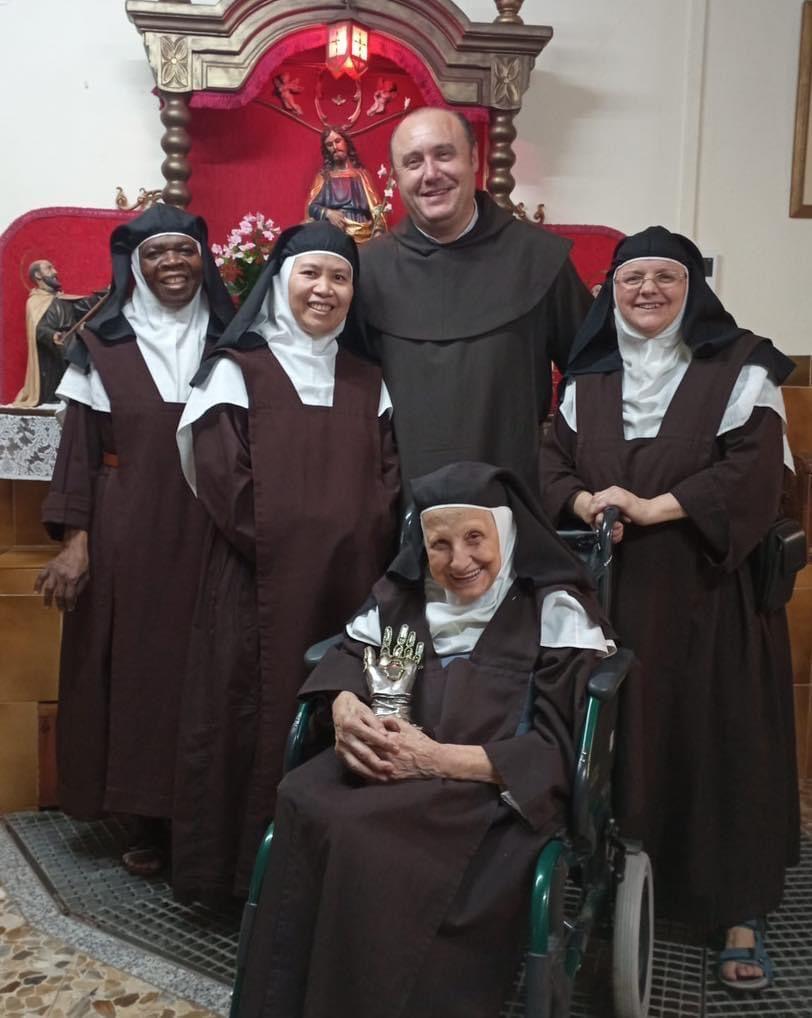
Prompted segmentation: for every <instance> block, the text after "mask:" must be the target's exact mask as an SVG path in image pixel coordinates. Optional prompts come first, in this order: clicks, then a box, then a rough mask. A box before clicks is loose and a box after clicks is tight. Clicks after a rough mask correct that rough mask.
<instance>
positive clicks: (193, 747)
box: [173, 222, 399, 900]
mask: <svg viewBox="0 0 812 1018" xmlns="http://www.w3.org/2000/svg"><path fill="white" fill-rule="evenodd" d="M357 281H358V255H357V251H356V247H355V242H354V241H353V240H352V239H351V238H350V237H348V236H346V235H345V234H344V233H343V232H342V231H341V230H339V229H337V228H336V227H335V226H332V225H331V224H330V223H328V222H318V223H309V224H307V225H305V226H295V227H291V228H290V229H289V230H287V231H285V232H284V233H283V234H282V235H281V236H280V237H279V239H278V240H277V243H276V246H275V248H274V252H273V255H272V257H271V260H270V261H269V263H268V264H267V265H266V266H265V268H264V269H263V273H262V275H261V276H260V278H259V280H258V282H257V284H256V286H255V287H254V289H253V290H252V291H251V294H250V296H249V298H248V300H247V301H246V303H245V304H244V305H243V307H242V308H241V309H240V312H239V314H238V315H237V317H236V318H235V319H234V322H233V323H232V325H231V327H230V328H229V329H228V330H227V332H226V333H225V334H224V335H223V337H222V339H221V341H220V343H219V344H218V346H217V348H216V349H215V351H214V353H213V355H212V357H211V358H210V359H208V360H207V361H205V362H204V365H203V366H202V368H201V372H200V374H199V376H198V378H197V380H196V387H195V391H194V394H193V396H192V397H191V399H190V401H189V404H188V405H187V409H186V412H185V414H184V417H183V420H182V422H181V428H180V431H179V436H178V437H179V444H180V447H181V453H182V457H183V461H184V464H185V467H184V468H185V470H186V472H187V476H188V478H189V480H190V482H192V483H194V484H195V485H196V488H197V493H198V496H199V498H200V500H201V501H202V502H203V504H204V505H205V507H206V509H207V510H208V511H209V513H210V515H211V519H212V524H211V526H210V528H209V531H208V534H207V537H206V548H205V552H204V556H205V567H204V573H203V579H202V583H201V590H200V597H199V601H198V607H197V612H196V615H195V625H194V631H193V634H192V648H191V651H190V663H189V674H188V681H187V695H186V697H185V705H184V712H183V715H184V716H183V733H182V738H181V748H180V755H179V760H178V782H177V794H176V800H177V801H176V809H175V817H176V823H175V825H174V828H173V887H174V889H175V893H176V894H177V895H179V896H180V897H183V898H190V897H197V898H201V899H203V900H216V899H220V898H223V897H230V896H231V895H232V894H238V895H240V894H245V892H246V890H247V887H248V879H249V876H250V872H251V867H252V865H253V861H254V856H255V854H256V851H257V848H258V847H259V844H260V841H261V839H262V834H263V832H264V830H265V827H266V826H267V824H268V822H269V820H270V819H271V817H272V816H273V813H274V802H275V796H276V786H277V784H278V782H279V780H280V778H281V777H282V760H283V756H284V748H285V740H286V737H287V733H288V729H289V727H290V723H291V721H292V720H293V716H294V714H295V713H296V693H297V691H298V689H299V687H300V686H301V684H302V681H303V680H304V675H305V673H304V666H303V656H304V652H305V650H306V649H307V647H308V646H309V645H310V644H312V643H315V642H316V641H317V640H321V639H323V638H325V637H327V636H330V635H331V634H332V633H335V632H337V631H338V630H340V629H341V627H342V625H344V623H345V622H346V620H347V619H348V618H349V617H350V615H351V614H352V613H353V612H354V611H355V610H356V609H357V608H358V606H359V605H360V604H361V602H362V601H363V600H364V598H365V597H366V596H367V593H368V592H369V588H370V586H371V585H372V583H373V581H374V579H375V578H376V577H377V576H378V575H380V572H381V570H382V569H383V567H384V565H385V563H386V561H387V560H388V558H389V556H390V555H391V551H392V542H393V540H394V534H395V527H396V516H395V506H396V502H397V497H398V492H399V475H398V466H397V457H396V455H395V452H394V446H393V443H392V437H391V428H390V425H389V407H390V403H389V398H388V394H387V392H386V388H385V387H384V386H383V383H382V380H381V371H380V368H379V367H378V366H377V365H375V364H372V363H370V362H368V361H364V360H361V359H360V358H359V357H357V356H355V355H354V354H353V353H352V348H353V346H356V345H357V346H360V345H361V335H360V333H361V326H360V324H359V320H358V315H357V307H356V304H355V300H354V298H353V293H354V288H355V286H356V285H357Z"/></svg>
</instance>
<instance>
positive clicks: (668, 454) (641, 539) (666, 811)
mask: <svg viewBox="0 0 812 1018" xmlns="http://www.w3.org/2000/svg"><path fill="white" fill-rule="evenodd" d="M760 342H762V340H761V339H760V338H759V337H757V336H752V335H750V334H748V335H746V336H743V337H742V338H741V339H739V340H737V341H736V342H735V343H734V344H732V345H730V346H727V347H725V348H724V349H723V350H722V351H721V352H719V353H717V354H716V355H715V356H713V357H694V359H693V360H692V361H691V364H690V366H689V368H688V370H687V372H686V374H685V376H684V378H683V380H682V382H681V384H680V386H679V388H678V389H677V392H676V394H675V396H674V397H673V399H672V400H671V404H670V406H669V407H668V410H667V412H666V414H665V417H664V419H663V421H662V425H661V427H660V431H659V434H658V436H657V437H656V438H652V439H634V440H630V441H627V440H626V439H625V438H624V435H623V422H622V410H621V385H622V376H621V373H620V372H618V371H615V372H613V373H609V374H584V375H578V376H577V380H576V383H575V384H576V385H577V390H576V392H577V413H578V433H577V435H576V434H573V432H572V431H571V430H570V429H569V428H568V427H567V425H566V423H565V422H564V420H563V419H562V417H561V416H560V415H559V416H558V418H557V419H556V424H555V432H554V436H553V438H552V440H551V442H550V443H549V445H548V446H547V448H546V449H545V450H544V453H543V456H542V466H543V469H542V491H543V501H544V504H545V508H546V509H547V511H548V513H549V514H550V516H551V518H553V519H556V518H558V517H559V516H560V514H561V513H562V512H563V511H564V510H565V507H566V505H567V503H568V501H569V499H570V498H571V497H572V496H573V495H574V494H575V493H576V492H577V491H580V490H583V489H586V490H588V491H598V490H600V489H602V488H606V487H608V486H610V485H612V484H618V485H620V486H622V487H625V488H628V489H629V490H631V491H633V492H634V493H635V494H636V495H639V496H641V497H643V498H652V497H654V496H656V495H659V494H662V493H663V492H667V491H670V492H672V493H673V494H674V496H675V497H676V498H677V500H678V501H679V503H680V504H681V505H682V507H683V509H685V511H686V512H687V514H688V518H687V519H685V520H680V521H678V522H675V523H667V524H662V525H659V526H652V527H641V528H637V527H634V526H632V525H629V524H627V525H626V532H625V536H624V538H623V541H622V543H621V544H620V545H619V546H618V548H617V550H616V553H615V564H616V571H615V599H614V603H613V611H612V615H613V618H612V621H613V623H614V625H615V628H616V629H617V631H618V633H619V635H620V637H621V639H622V640H623V642H624V643H626V644H627V645H628V646H630V647H632V648H633V649H634V651H635V653H636V654H637V656H638V657H639V659H640V661H641V663H642V668H643V674H642V676H641V678H642V681H641V682H640V683H638V684H637V685H636V686H634V687H630V691H631V689H632V688H633V690H634V691H635V695H634V696H633V697H630V696H629V695H627V696H626V697H625V699H624V704H623V712H622V715H623V716H622V720H624V721H625V722H626V728H627V731H626V734H625V737H624V738H623V740H622V741H621V743H620V750H621V753H622V755H623V756H624V757H625V759H626V761H627V763H628V767H629V770H630V771H631V772H632V773H634V774H637V775H638V779H639V780H640V781H644V787H643V792H644V795H645V801H646V804H647V805H646V808H645V810H644V812H643V814H642V815H640V816H636V817H630V818H627V819H626V820H625V822H624V823H623V831H624V834H627V835H629V836H636V837H641V838H642V839H643V841H644V844H645V847H646V849H647V851H648V852H649V853H650V854H651V856H652V858H653V861H654V872H655V883H656V888H657V896H656V900H657V904H658V907H659V910H660V911H661V912H662V913H663V914H665V915H667V916H669V917H671V918H675V919H679V920H683V921H688V922H691V923H694V924H696V925H697V926H699V927H702V928H705V929H710V928H712V927H716V926H728V925H731V924H733V923H736V922H739V921H741V920H743V919H747V918H752V917H754V916H758V915H764V914H766V913H768V912H770V911H772V910H773V909H775V908H776V906H777V905H778V903H779V901H780V898H781V891H782V887H783V880H784V868H785V866H786V865H787V864H791V863H793V862H794V861H796V859H797V854H798V830H799V828H798V788H797V775H796V764H795V745H794V725H793V717H792V671H791V667H790V661H789V641H788V637H787V626H786V617H785V613H784V612H783V611H781V612H778V613H775V614H773V615H768V616H765V615H762V614H759V613H757V612H756V610H755V606H754V601H753V585H752V580H751V575H750V568H749V563H748V560H747V556H748V554H749V553H750V551H751V550H752V549H753V547H754V546H755V544H756V543H757V542H758V540H759V539H760V538H761V537H762V535H763V534H764V533H765V532H766V530H767V528H768V527H769V525H770V524H771V523H772V522H773V520H774V519H775V517H776V514H777V511H778V505H779V499H780V494H781V485H782V474H783V466H782V454H781V421H780V419H779V417H778V415H777V414H776V413H774V412H773V411H772V410H768V409H763V408H756V409H755V410H754V411H753V414H752V416H751V418H750V420H749V421H748V422H747V423H746V424H744V425H743V426H742V427H740V428H737V429H735V430H733V431H730V432H728V433H726V434H724V435H721V436H719V437H718V438H717V437H716V433H717V431H718V429H719V424H720V421H721V418H722V414H723V413H724V410H725V407H726V406H727V403H728V399H729V397H730V393H731V391H732V388H733V385H734V382H735V380H736V378H737V377H738V375H739V371H740V369H741V366H742V365H743V364H744V363H745V362H746V361H747V360H748V357H749V356H750V354H751V353H752V351H753V349H754V348H755V347H756V346H757V345H758V344H759V343H760Z"/></svg>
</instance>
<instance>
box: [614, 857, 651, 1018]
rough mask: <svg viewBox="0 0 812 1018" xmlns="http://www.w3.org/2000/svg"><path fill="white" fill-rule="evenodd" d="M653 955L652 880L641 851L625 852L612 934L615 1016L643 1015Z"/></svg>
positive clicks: (648, 993) (630, 1016) (647, 997)
mask: <svg viewBox="0 0 812 1018" xmlns="http://www.w3.org/2000/svg"><path fill="white" fill-rule="evenodd" d="M653 955H654V881H653V879H652V874H651V863H650V862H649V857H648V856H647V855H646V853H645V852H634V853H632V852H627V854H626V864H625V869H624V873H623V880H621V881H620V883H619V884H618V885H617V893H616V896H615V923H614V931H613V935H612V987H613V995H614V1001H615V1018H646V1016H647V1015H648V1009H649V1000H650V998H651V969H652V961H653Z"/></svg>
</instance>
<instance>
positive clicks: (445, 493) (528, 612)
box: [240, 463, 614, 1018]
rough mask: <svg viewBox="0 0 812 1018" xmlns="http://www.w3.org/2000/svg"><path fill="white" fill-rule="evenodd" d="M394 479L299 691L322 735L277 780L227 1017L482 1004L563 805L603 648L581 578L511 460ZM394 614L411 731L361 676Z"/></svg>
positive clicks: (413, 1015) (509, 969) (356, 1015)
mask: <svg viewBox="0 0 812 1018" xmlns="http://www.w3.org/2000/svg"><path fill="white" fill-rule="evenodd" d="M412 491H413V495H414V500H415V504H416V509H417V512H418V513H419V518H418V517H417V516H415V517H414V519H413V520H412V522H411V528H410V531H409V534H408V539H407V540H406V542H405V544H404V546H403V547H402V549H401V551H400V553H399V554H398V555H397V557H396V558H395V560H394V561H393V562H392V564H391V565H390V567H389V569H388V570H387V572H386V575H385V576H384V577H383V578H382V579H381V580H380V581H379V582H378V583H377V584H376V585H375V586H374V588H373V590H372V594H371V596H370V599H369V601H368V602H367V604H366V605H364V606H363V608H362V609H361V610H360V611H359V612H358V613H357V614H356V615H355V616H354V618H353V619H352V620H351V621H350V623H349V624H348V625H347V627H346V635H345V639H344V641H343V644H342V645H341V646H340V647H339V648H338V649H336V650H334V651H331V652H330V653H329V654H328V655H327V656H326V657H325V659H324V661H323V662H322V663H321V664H320V665H319V667H318V668H317V669H316V670H315V671H314V672H313V674H312V675H311V676H310V678H309V679H308V681H307V682H306V684H305V685H304V687H303V689H302V691H301V694H300V695H301V696H302V697H303V698H316V699H323V700H326V701H327V703H331V704H332V718H333V722H334V727H335V738H336V743H335V750H333V749H330V750H326V751H325V752H323V753H321V754H319V755H318V756H316V757H314V758H313V759H312V760H310V761H308V762H307V763H305V764H303V765H302V766H300V767H298V768H296V769H295V770H293V771H292V772H290V773H289V774H288V775H287V776H286V777H285V779H284V781H283V782H282V784H281V785H280V788H279V798H278V804H277V815H276V821H275V825H276V833H275V836H274V840H273V844H272V847H271V856H270V860H269V866H268V872H267V874H266V877H265V880H264V883H263V889H262V894H261V897H260V901H259V904H258V912H257V916H256V922H255V926H254V930H253V934H252V937H251V941H250V947H249V954H248V959H247V968H246V971H245V979H244V982H243V987H242V994H241V998H240V1000H241V1006H240V1016H241V1018H258V1016H260V1015H261V1016H264V1018H282V1016H285V1018H291V1016H297V1018H323V1016H324V1015H327V1014H329V1015H333V1016H335V1018H379V1016H381V1015H386V1016H387V1018H433V1016H436V1018H441V1016H442V1018H471V1016H472V1015H477V1016H481V1018H485V1016H494V1018H496V1016H497V1015H498V1014H499V1011H500V1007H501V1004H502V1001H503V999H504V995H505V994H506V992H507V990H508V988H509V985H510V981H511V978H512V977H513V975H514V974H515V970H516V966H517V964H518V961H519V959H520V957H521V951H522V949H523V944H524V938H525V935H526V915H527V902H528V901H529V894H530V886H531V882H532V874H533V869H534V866H535V860H536V858H537V855H538V852H539V849H540V848H541V847H542V846H543V845H544V844H545V842H546V841H547V840H548V838H550V836H551V835H552V834H553V833H554V832H556V831H557V830H559V829H560V828H561V827H562V826H564V825H565V824H566V820H567V799H568V795H569V790H570V778H571V775H572V773H573V769H574V755H575V736H576V734H577V732H578V730H579V727H580V723H581V719H582V710H583V707H584V701H585V688H586V682H587V679H588V677H589V674H590V672H591V671H592V668H593V666H594V664H595V662H596V660H597V659H598V658H600V657H603V656H606V655H608V654H610V653H613V651H614V644H613V643H612V641H611V639H610V638H609V637H608V636H607V635H606V632H605V627H604V625H603V623H602V619H601V615H600V611H599V608H598V606H597V603H596V601H595V598H594V594H593V590H592V586H591V583H590V580H589V578H588V577H587V576H586V574H585V572H584V570H583V567H582V566H581V564H580V562H579V561H578V560H577V558H576V557H575V556H574V555H573V554H572V553H571V552H570V551H569V550H568V549H567V548H566V547H564V546H563V545H562V544H561V542H560V541H559V540H558V538H557V536H556V534H555V532H554V531H553V530H552V528H551V526H550V524H549V523H548V522H547V521H546V519H545V517H544V516H543V514H542V513H541V510H540V509H539V508H538V505H537V503H536V501H535V498H534V496H533V495H531V494H530V492H529V490H528V489H527V487H526V486H525V485H524V483H523V482H522V481H520V480H519V479H518V478H517V477H516V476H515V475H514V474H512V473H510V472H509V471H506V470H501V469H497V468H495V467H492V466H488V465H486V464H482V463H458V464H454V465H451V466H449V467H444V468H442V469H441V470H438V471H436V472H435V473H433V474H429V475H427V476H426V477H423V478H418V479H417V480H415V481H413V482H412ZM404 625H405V626H407V627H408V629H409V630H411V631H412V632H413V633H414V634H415V640H416V641H418V642H422V643H423V644H424V647H425V651H424V654H425V657H424V662H423V665H422V667H421V668H420V669H419V671H418V672H417V677H416V680H415V683H414V688H413V694H412V708H411V714H412V717H413V719H414V722H415V723H416V724H418V725H420V726H421V727H420V729H418V728H417V727H415V725H414V724H411V723H407V722H405V721H403V720H399V719H396V718H392V717H387V718H382V717H380V716H378V715H377V714H376V713H374V712H373V710H372V709H371V707H370V695H369V691H368V688H367V683H366V679H365V674H364V669H365V666H366V667H370V668H374V667H376V661H375V659H376V657H377V656H378V655H379V653H380V652H381V647H382V643H383V644H384V645H385V644H386V642H387V640H386V631H387V629H388V628H391V629H392V630H393V631H394V633H398V632H399V631H400V629H401V627H402V626H404ZM412 663H413V662H412ZM377 664H378V665H380V661H378V662H377ZM529 702H530V703H532V709H531V711H530V714H529V717H530V720H529V722H527V721H523V719H524V718H525V717H526V712H527V709H528V703H529Z"/></svg>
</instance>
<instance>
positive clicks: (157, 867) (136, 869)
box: [121, 845, 166, 877]
mask: <svg viewBox="0 0 812 1018" xmlns="http://www.w3.org/2000/svg"><path fill="white" fill-rule="evenodd" d="M121 861H122V863H123V864H124V868H125V869H126V871H127V872H128V873H131V874H132V875H133V876H134V877H154V876H155V875H156V874H158V873H160V872H161V870H162V869H163V868H164V866H165V865H166V853H165V852H163V851H162V850H161V849H160V848H158V846H157V845H134V846H133V847H132V848H128V849H127V851H126V852H125V853H124V854H123V855H122V857H121Z"/></svg>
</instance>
